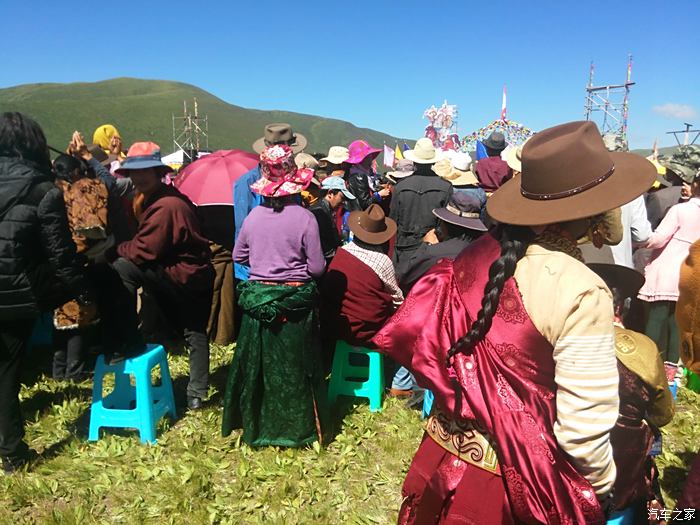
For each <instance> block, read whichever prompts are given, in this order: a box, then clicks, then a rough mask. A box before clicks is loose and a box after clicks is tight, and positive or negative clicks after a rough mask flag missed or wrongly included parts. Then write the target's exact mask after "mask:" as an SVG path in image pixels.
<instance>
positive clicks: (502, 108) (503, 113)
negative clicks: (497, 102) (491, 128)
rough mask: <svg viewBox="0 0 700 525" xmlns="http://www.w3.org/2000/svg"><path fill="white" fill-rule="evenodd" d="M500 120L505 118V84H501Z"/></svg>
mask: <svg viewBox="0 0 700 525" xmlns="http://www.w3.org/2000/svg"><path fill="white" fill-rule="evenodd" d="M501 120H506V85H505V84H503V103H502V104H501Z"/></svg>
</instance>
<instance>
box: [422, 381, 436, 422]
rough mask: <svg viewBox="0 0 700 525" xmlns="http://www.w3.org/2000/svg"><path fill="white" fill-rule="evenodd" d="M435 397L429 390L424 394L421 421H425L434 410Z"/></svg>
mask: <svg viewBox="0 0 700 525" xmlns="http://www.w3.org/2000/svg"><path fill="white" fill-rule="evenodd" d="M434 399H435V397H434V396H433V393H432V392H431V391H430V390H428V389H427V388H426V389H425V391H424V392H423V410H422V411H421V419H425V418H427V417H428V416H429V415H430V411H431V410H432V409H433V400H434Z"/></svg>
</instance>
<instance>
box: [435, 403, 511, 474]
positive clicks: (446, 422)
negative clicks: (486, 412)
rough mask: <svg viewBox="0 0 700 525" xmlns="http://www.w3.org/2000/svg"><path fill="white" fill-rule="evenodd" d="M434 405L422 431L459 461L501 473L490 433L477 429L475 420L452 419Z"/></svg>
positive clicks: (493, 472) (494, 472)
mask: <svg viewBox="0 0 700 525" xmlns="http://www.w3.org/2000/svg"><path fill="white" fill-rule="evenodd" d="M433 407H434V408H433V412H432V414H430V417H428V420H427V421H426V424H425V431H426V433H427V434H428V435H429V436H430V437H431V438H432V440H433V441H435V443H437V444H438V445H440V446H441V447H442V448H444V449H445V450H447V452H449V453H450V454H453V455H454V456H457V457H458V458H459V459H461V460H462V461H465V462H466V463H469V464H471V465H474V466H475V467H479V468H480V469H483V470H485V471H487V472H491V473H492V474H496V475H498V476H500V475H501V469H500V467H499V466H498V456H496V449H495V448H494V447H495V443H494V442H493V441H492V440H491V438H490V436H489V435H488V434H487V433H486V432H485V431H483V430H481V429H479V428H477V426H476V423H475V422H474V421H471V420H461V421H459V422H457V421H454V420H452V419H450V418H448V417H447V416H446V415H445V414H443V413H442V412H441V411H440V410H439V409H438V408H437V407H436V406H435V405H433Z"/></svg>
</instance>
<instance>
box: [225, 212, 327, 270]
mask: <svg viewBox="0 0 700 525" xmlns="http://www.w3.org/2000/svg"><path fill="white" fill-rule="evenodd" d="M233 260H234V261H236V262H237V263H242V264H248V265H250V280H251V281H279V282H284V281H310V280H311V279H312V278H318V277H320V276H321V275H322V274H323V270H324V268H325V265H326V262H325V259H324V258H323V251H322V250H321V241H320V238H319V233H318V223H317V222H316V218H315V217H314V216H313V214H312V213H311V212H310V211H308V210H306V209H304V208H302V207H301V206H299V205H296V204H290V205H287V206H285V207H284V209H283V210H282V211H281V212H280V213H275V212H274V211H272V208H268V207H267V206H258V207H257V208H254V209H253V211H251V212H250V214H249V215H248V217H246V219H245V221H243V227H242V228H241V231H240V233H239V234H238V239H237V240H236V245H235V246H234V248H233Z"/></svg>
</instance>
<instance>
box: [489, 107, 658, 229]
mask: <svg viewBox="0 0 700 525" xmlns="http://www.w3.org/2000/svg"><path fill="white" fill-rule="evenodd" d="M521 161H522V173H521V176H520V177H518V178H515V179H511V180H509V181H508V182H506V183H505V184H504V185H503V186H501V187H500V188H499V189H498V190H497V191H496V192H494V194H493V195H492V196H491V198H490V199H489V201H488V203H487V204H486V209H487V211H488V213H489V215H490V216H491V217H492V218H493V219H495V220H496V221H498V222H502V223H506V224H513V225H522V226H538V225H546V224H553V223H559V222H567V221H573V220H577V219H584V218H588V217H592V216H595V215H598V214H600V213H603V212H605V211H608V210H611V209H613V208H617V207H619V206H622V205H623V204H626V203H628V202H630V201H632V200H633V199H634V198H636V197H638V196H639V195H641V194H642V193H644V192H645V191H646V190H648V189H649V188H650V187H651V186H652V184H653V183H654V179H655V178H656V169H655V168H654V165H653V164H652V163H651V162H649V161H648V160H646V159H645V158H644V157H640V156H639V155H635V154H633V153H622V152H609V151H608V150H607V149H606V148H605V144H604V143H603V139H602V138H601V136H600V132H599V131H598V127H597V126H596V125H595V124H594V123H593V122H590V121H581V122H569V123H567V124H561V125H559V126H554V127H552V128H549V129H545V130H543V131H540V132H539V133H537V134H536V135H534V136H533V137H532V138H531V139H530V140H529V141H528V142H527V143H526V144H525V145H524V146H523V150H522V159H521Z"/></svg>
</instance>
